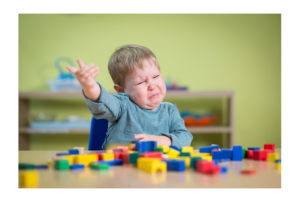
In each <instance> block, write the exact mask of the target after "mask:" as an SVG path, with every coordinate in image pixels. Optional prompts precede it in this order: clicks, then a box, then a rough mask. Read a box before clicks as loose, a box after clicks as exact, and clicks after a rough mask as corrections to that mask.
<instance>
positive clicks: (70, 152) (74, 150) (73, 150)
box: [69, 149, 79, 154]
mask: <svg viewBox="0 0 300 202" xmlns="http://www.w3.org/2000/svg"><path fill="white" fill-rule="evenodd" d="M69 154H79V150H78V149H69Z"/></svg>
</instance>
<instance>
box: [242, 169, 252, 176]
mask: <svg viewBox="0 0 300 202" xmlns="http://www.w3.org/2000/svg"><path fill="white" fill-rule="evenodd" d="M241 174H246V175H255V174H256V170H242V171H241Z"/></svg>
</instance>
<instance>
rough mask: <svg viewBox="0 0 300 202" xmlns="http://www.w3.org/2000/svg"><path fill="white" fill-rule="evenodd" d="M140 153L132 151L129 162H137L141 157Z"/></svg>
mask: <svg viewBox="0 0 300 202" xmlns="http://www.w3.org/2000/svg"><path fill="white" fill-rule="evenodd" d="M139 155H140V153H131V154H130V155H129V163H130V164H137V159H138V158H139Z"/></svg>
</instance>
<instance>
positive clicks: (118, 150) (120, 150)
mask: <svg viewBox="0 0 300 202" xmlns="http://www.w3.org/2000/svg"><path fill="white" fill-rule="evenodd" d="M113 152H114V153H115V152H123V149H113Z"/></svg>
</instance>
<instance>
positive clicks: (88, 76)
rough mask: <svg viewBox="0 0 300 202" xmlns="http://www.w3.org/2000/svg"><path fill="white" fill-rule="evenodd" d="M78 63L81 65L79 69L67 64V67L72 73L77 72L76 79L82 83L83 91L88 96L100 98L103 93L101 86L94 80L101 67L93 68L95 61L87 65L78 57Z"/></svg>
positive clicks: (93, 99) (95, 99)
mask: <svg viewBox="0 0 300 202" xmlns="http://www.w3.org/2000/svg"><path fill="white" fill-rule="evenodd" d="M77 63H78V65H79V67H80V68H79V69H77V68H75V67H70V66H67V69H68V70H69V71H70V72H71V73H73V74H75V76H76V79H77V80H78V82H79V83H80V84H81V86H82V88H83V92H84V94H85V96H86V97H87V98H89V99H90V100H92V101H97V100H99V98H100V95H101V88H100V86H99V85H98V84H97V83H96V81H95V80H94V78H95V77H96V75H97V74H98V69H99V68H98V67H95V68H92V67H93V66H94V64H93V63H91V64H89V65H85V64H84V63H83V62H82V60H81V59H78V60H77Z"/></svg>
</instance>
